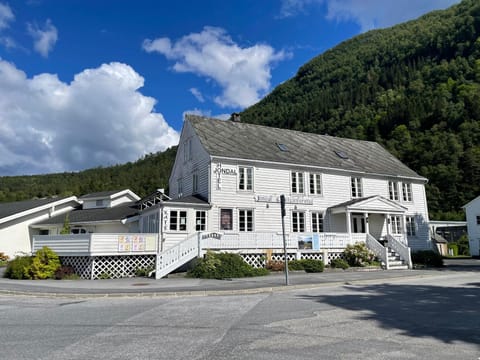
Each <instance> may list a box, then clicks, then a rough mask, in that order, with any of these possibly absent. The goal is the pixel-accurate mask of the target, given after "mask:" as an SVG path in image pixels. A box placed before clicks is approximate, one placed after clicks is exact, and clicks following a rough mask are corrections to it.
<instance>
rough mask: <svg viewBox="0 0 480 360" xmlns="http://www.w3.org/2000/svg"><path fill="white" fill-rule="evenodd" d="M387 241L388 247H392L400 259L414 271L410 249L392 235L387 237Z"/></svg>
mask: <svg viewBox="0 0 480 360" xmlns="http://www.w3.org/2000/svg"><path fill="white" fill-rule="evenodd" d="M387 240H388V246H389V247H391V248H392V249H393V250H394V251H395V252H396V253H397V254H398V255H399V256H400V259H402V260H403V261H405V262H406V263H407V266H408V268H409V269H412V268H413V264H412V255H411V251H410V248H409V247H408V246H405V244H403V243H402V242H400V241H399V240H397V239H396V238H394V237H393V236H391V235H387Z"/></svg>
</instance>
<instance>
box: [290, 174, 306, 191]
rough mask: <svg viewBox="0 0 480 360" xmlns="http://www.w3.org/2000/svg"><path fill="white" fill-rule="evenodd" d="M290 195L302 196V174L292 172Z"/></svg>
mask: <svg viewBox="0 0 480 360" xmlns="http://www.w3.org/2000/svg"><path fill="white" fill-rule="evenodd" d="M292 193H294V194H303V173H302V172H297V171H292Z"/></svg>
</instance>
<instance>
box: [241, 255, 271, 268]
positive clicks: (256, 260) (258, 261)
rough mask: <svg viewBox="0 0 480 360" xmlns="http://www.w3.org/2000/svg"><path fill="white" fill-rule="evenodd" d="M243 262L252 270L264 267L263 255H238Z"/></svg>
mask: <svg viewBox="0 0 480 360" xmlns="http://www.w3.org/2000/svg"><path fill="white" fill-rule="evenodd" d="M239 255H240V256H241V257H242V258H243V261H245V262H246V263H247V264H248V265H251V266H253V267H254V268H262V267H265V254H239Z"/></svg>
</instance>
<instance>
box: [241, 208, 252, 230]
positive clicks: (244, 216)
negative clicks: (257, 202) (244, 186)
mask: <svg viewBox="0 0 480 360" xmlns="http://www.w3.org/2000/svg"><path fill="white" fill-rule="evenodd" d="M238 230H239V231H253V210H238Z"/></svg>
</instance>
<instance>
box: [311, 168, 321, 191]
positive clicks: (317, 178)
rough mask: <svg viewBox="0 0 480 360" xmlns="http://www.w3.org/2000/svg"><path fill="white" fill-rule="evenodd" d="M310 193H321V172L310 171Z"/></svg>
mask: <svg viewBox="0 0 480 360" xmlns="http://www.w3.org/2000/svg"><path fill="white" fill-rule="evenodd" d="M310 194H311V195H321V194H322V176H321V174H313V173H310Z"/></svg>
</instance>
